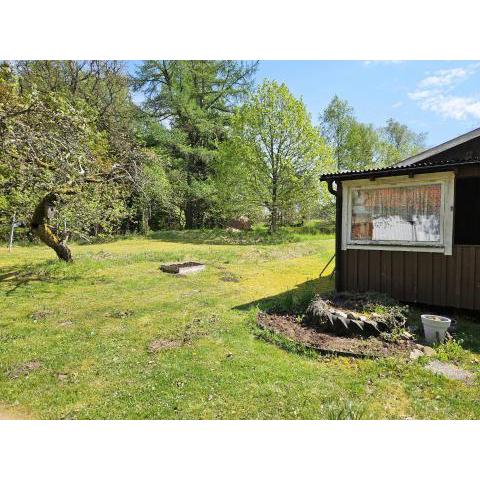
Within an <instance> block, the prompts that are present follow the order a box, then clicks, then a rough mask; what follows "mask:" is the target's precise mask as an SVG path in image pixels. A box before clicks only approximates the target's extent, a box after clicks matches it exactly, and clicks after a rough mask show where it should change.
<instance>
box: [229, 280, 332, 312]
mask: <svg viewBox="0 0 480 480" xmlns="http://www.w3.org/2000/svg"><path fill="white" fill-rule="evenodd" d="M334 283H335V282H334V280H333V278H330V276H324V277H320V278H316V279H314V280H308V281H306V282H304V283H300V284H299V285H297V286H296V287H295V288H294V289H292V290H288V291H286V292H282V293H279V294H277V295H272V296H270V297H264V298H260V299H258V300H254V301H253V302H249V303H244V304H243V305H237V306H235V307H233V308H234V310H242V311H245V310H250V309H251V308H259V309H260V310H262V311H264V312H276V313H290V314H298V315H300V314H302V313H304V312H305V310H306V308H307V306H308V304H309V303H310V301H311V300H312V298H313V296H314V295H315V294H317V293H328V292H331V291H332V290H333V288H334Z"/></svg>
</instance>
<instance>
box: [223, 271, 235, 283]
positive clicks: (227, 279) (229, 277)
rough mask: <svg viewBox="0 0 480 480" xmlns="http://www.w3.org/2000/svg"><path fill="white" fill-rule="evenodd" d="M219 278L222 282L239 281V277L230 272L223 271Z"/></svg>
mask: <svg viewBox="0 0 480 480" xmlns="http://www.w3.org/2000/svg"><path fill="white" fill-rule="evenodd" d="M220 280H221V281H222V282H233V283H238V282H240V278H238V277H237V276H236V275H235V274H233V273H230V272H225V273H224V274H223V275H222V276H221V277H220Z"/></svg>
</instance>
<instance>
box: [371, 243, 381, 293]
mask: <svg viewBox="0 0 480 480" xmlns="http://www.w3.org/2000/svg"><path fill="white" fill-rule="evenodd" d="M381 255H382V252H381V250H369V251H368V290H370V291H372V292H380V291H381V273H380V272H381V264H380V258H381Z"/></svg>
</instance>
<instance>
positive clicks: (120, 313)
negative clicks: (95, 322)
mask: <svg viewBox="0 0 480 480" xmlns="http://www.w3.org/2000/svg"><path fill="white" fill-rule="evenodd" d="M133 313H134V312H133V310H129V309H127V310H118V309H116V310H114V311H113V312H110V313H107V317H112V318H129V317H131V316H132V315H133Z"/></svg>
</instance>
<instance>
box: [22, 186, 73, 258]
mask: <svg viewBox="0 0 480 480" xmlns="http://www.w3.org/2000/svg"><path fill="white" fill-rule="evenodd" d="M58 198H59V195H58V193H56V192H50V193H48V194H47V195H45V197H43V199H42V200H41V201H40V203H39V204H38V205H37V208H36V209H35V212H34V213H33V217H32V221H31V222H30V228H31V229H32V232H33V233H34V234H35V235H37V237H38V238H39V239H40V240H41V241H42V242H43V243H45V245H47V246H49V247H50V248H52V249H53V250H55V253H56V254H57V256H58V258H60V259H61V260H64V261H65V262H71V261H72V252H71V251H70V249H69V248H68V247H67V245H66V243H65V241H64V240H61V239H60V238H59V237H58V236H57V235H55V233H54V232H53V229H52V227H51V226H50V225H49V224H48V222H49V220H50V219H51V218H52V217H53V215H54V213H55V202H56V201H57V200H58Z"/></svg>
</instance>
